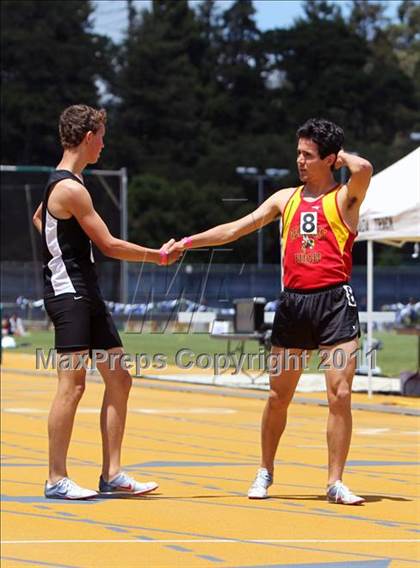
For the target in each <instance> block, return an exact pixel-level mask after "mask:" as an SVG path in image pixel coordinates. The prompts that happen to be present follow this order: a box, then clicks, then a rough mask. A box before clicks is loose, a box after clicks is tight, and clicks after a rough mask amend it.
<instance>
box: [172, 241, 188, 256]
mask: <svg viewBox="0 0 420 568" xmlns="http://www.w3.org/2000/svg"><path fill="white" fill-rule="evenodd" d="M185 249H186V247H185V244H184V239H181V240H180V241H176V242H175V241H174V242H173V243H172V244H171V245H170V246H169V247H168V252H169V253H172V252H179V254H182V253H183V252H184V250H185Z"/></svg>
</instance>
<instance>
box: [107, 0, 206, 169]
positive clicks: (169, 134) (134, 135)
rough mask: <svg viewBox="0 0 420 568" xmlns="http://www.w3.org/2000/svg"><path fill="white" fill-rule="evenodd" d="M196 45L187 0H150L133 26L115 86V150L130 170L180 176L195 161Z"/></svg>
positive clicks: (197, 141) (198, 122)
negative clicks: (116, 104)
mask: <svg viewBox="0 0 420 568" xmlns="http://www.w3.org/2000/svg"><path fill="white" fill-rule="evenodd" d="M201 49H202V40H201V38H200V33H199V28H198V25H197V23H196V20H195V15H194V12H193V11H192V10H191V9H190V8H189V6H188V2H187V1H186V0H179V1H177V2H172V1H170V0H154V2H153V4H152V10H151V11H150V12H149V11H147V10H144V11H143V12H142V13H141V14H140V17H138V18H137V19H136V21H135V22H134V24H133V25H132V30H131V34H130V36H129V37H127V38H126V40H125V42H124V44H123V48H122V54H121V59H120V64H121V67H120V70H119V74H118V79H117V84H116V89H115V90H116V94H117V95H118V98H119V100H120V104H119V105H118V106H117V108H116V110H115V131H116V132H117V133H118V136H119V147H118V152H117V155H118V159H119V160H124V163H125V164H127V166H128V167H129V168H130V170H131V171H132V172H150V173H154V174H156V175H160V176H163V177H167V178H168V179H169V178H171V179H174V178H175V179H182V178H183V177H188V170H189V168H191V167H193V166H194V164H195V162H196V161H197V158H198V155H199V153H200V151H201V150H202V148H201V144H202V143H203V136H201V129H202V125H201V120H200V82H199V80H198V77H199V73H198V70H197V66H196V62H197V61H199V53H200V51H201Z"/></svg>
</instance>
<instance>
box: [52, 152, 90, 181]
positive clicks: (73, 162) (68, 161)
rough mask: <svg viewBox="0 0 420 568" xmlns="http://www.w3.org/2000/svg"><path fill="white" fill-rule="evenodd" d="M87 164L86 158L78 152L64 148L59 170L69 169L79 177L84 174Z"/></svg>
mask: <svg viewBox="0 0 420 568" xmlns="http://www.w3.org/2000/svg"><path fill="white" fill-rule="evenodd" d="M86 166H87V162H86V160H85V159H84V158H83V157H82V156H80V154H79V153H78V152H74V151H72V150H64V153H63V156H62V158H61V160H60V163H59V164H58V166H57V170H67V171H69V172H71V173H72V174H74V175H75V176H77V177H81V176H82V172H83V170H84V169H85V167H86Z"/></svg>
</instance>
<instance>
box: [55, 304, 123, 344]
mask: <svg viewBox="0 0 420 568" xmlns="http://www.w3.org/2000/svg"><path fill="white" fill-rule="evenodd" d="M44 305H45V309H46V311H47V313H48V315H49V316H50V318H51V321H52V322H53V324H54V328H55V349H56V350H57V352H58V353H66V352H71V351H84V350H87V349H88V350H89V351H90V352H92V350H93V349H104V350H107V349H112V348H113V347H122V343H121V339H120V336H119V334H118V331H117V328H116V327H115V324H114V322H113V321H112V317H111V314H110V313H109V310H108V308H107V307H106V304H105V302H104V301H103V300H102V298H100V297H96V298H91V297H88V296H81V295H79V294H60V295H58V296H54V297H51V298H45V300H44Z"/></svg>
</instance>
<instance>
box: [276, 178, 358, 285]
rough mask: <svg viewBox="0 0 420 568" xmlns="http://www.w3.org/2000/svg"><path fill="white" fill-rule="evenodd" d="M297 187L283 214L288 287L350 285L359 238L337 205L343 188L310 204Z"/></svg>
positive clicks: (283, 244) (338, 187)
mask: <svg viewBox="0 0 420 568" xmlns="http://www.w3.org/2000/svg"><path fill="white" fill-rule="evenodd" d="M303 187H304V186H300V187H297V188H296V190H295V191H294V193H293V194H292V195H291V197H290V199H289V201H288V202H287V204H286V207H285V209H284V212H283V232H282V250H283V267H284V286H285V287H286V288H297V289H308V288H323V287H325V286H332V285H334V284H339V283H340V282H348V281H349V280H350V276H351V268H352V257H351V249H352V247H353V242H354V239H355V237H356V234H355V233H352V232H351V231H350V229H349V228H348V227H347V225H346V224H345V222H344V220H343V218H342V216H341V213H340V210H339V208H338V203H337V194H338V191H339V189H340V187H341V186H337V187H335V188H334V189H332V190H331V191H330V192H328V193H326V194H325V195H323V196H321V197H319V198H318V199H316V200H315V201H306V200H305V199H304V198H303V197H302V191H303Z"/></svg>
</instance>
